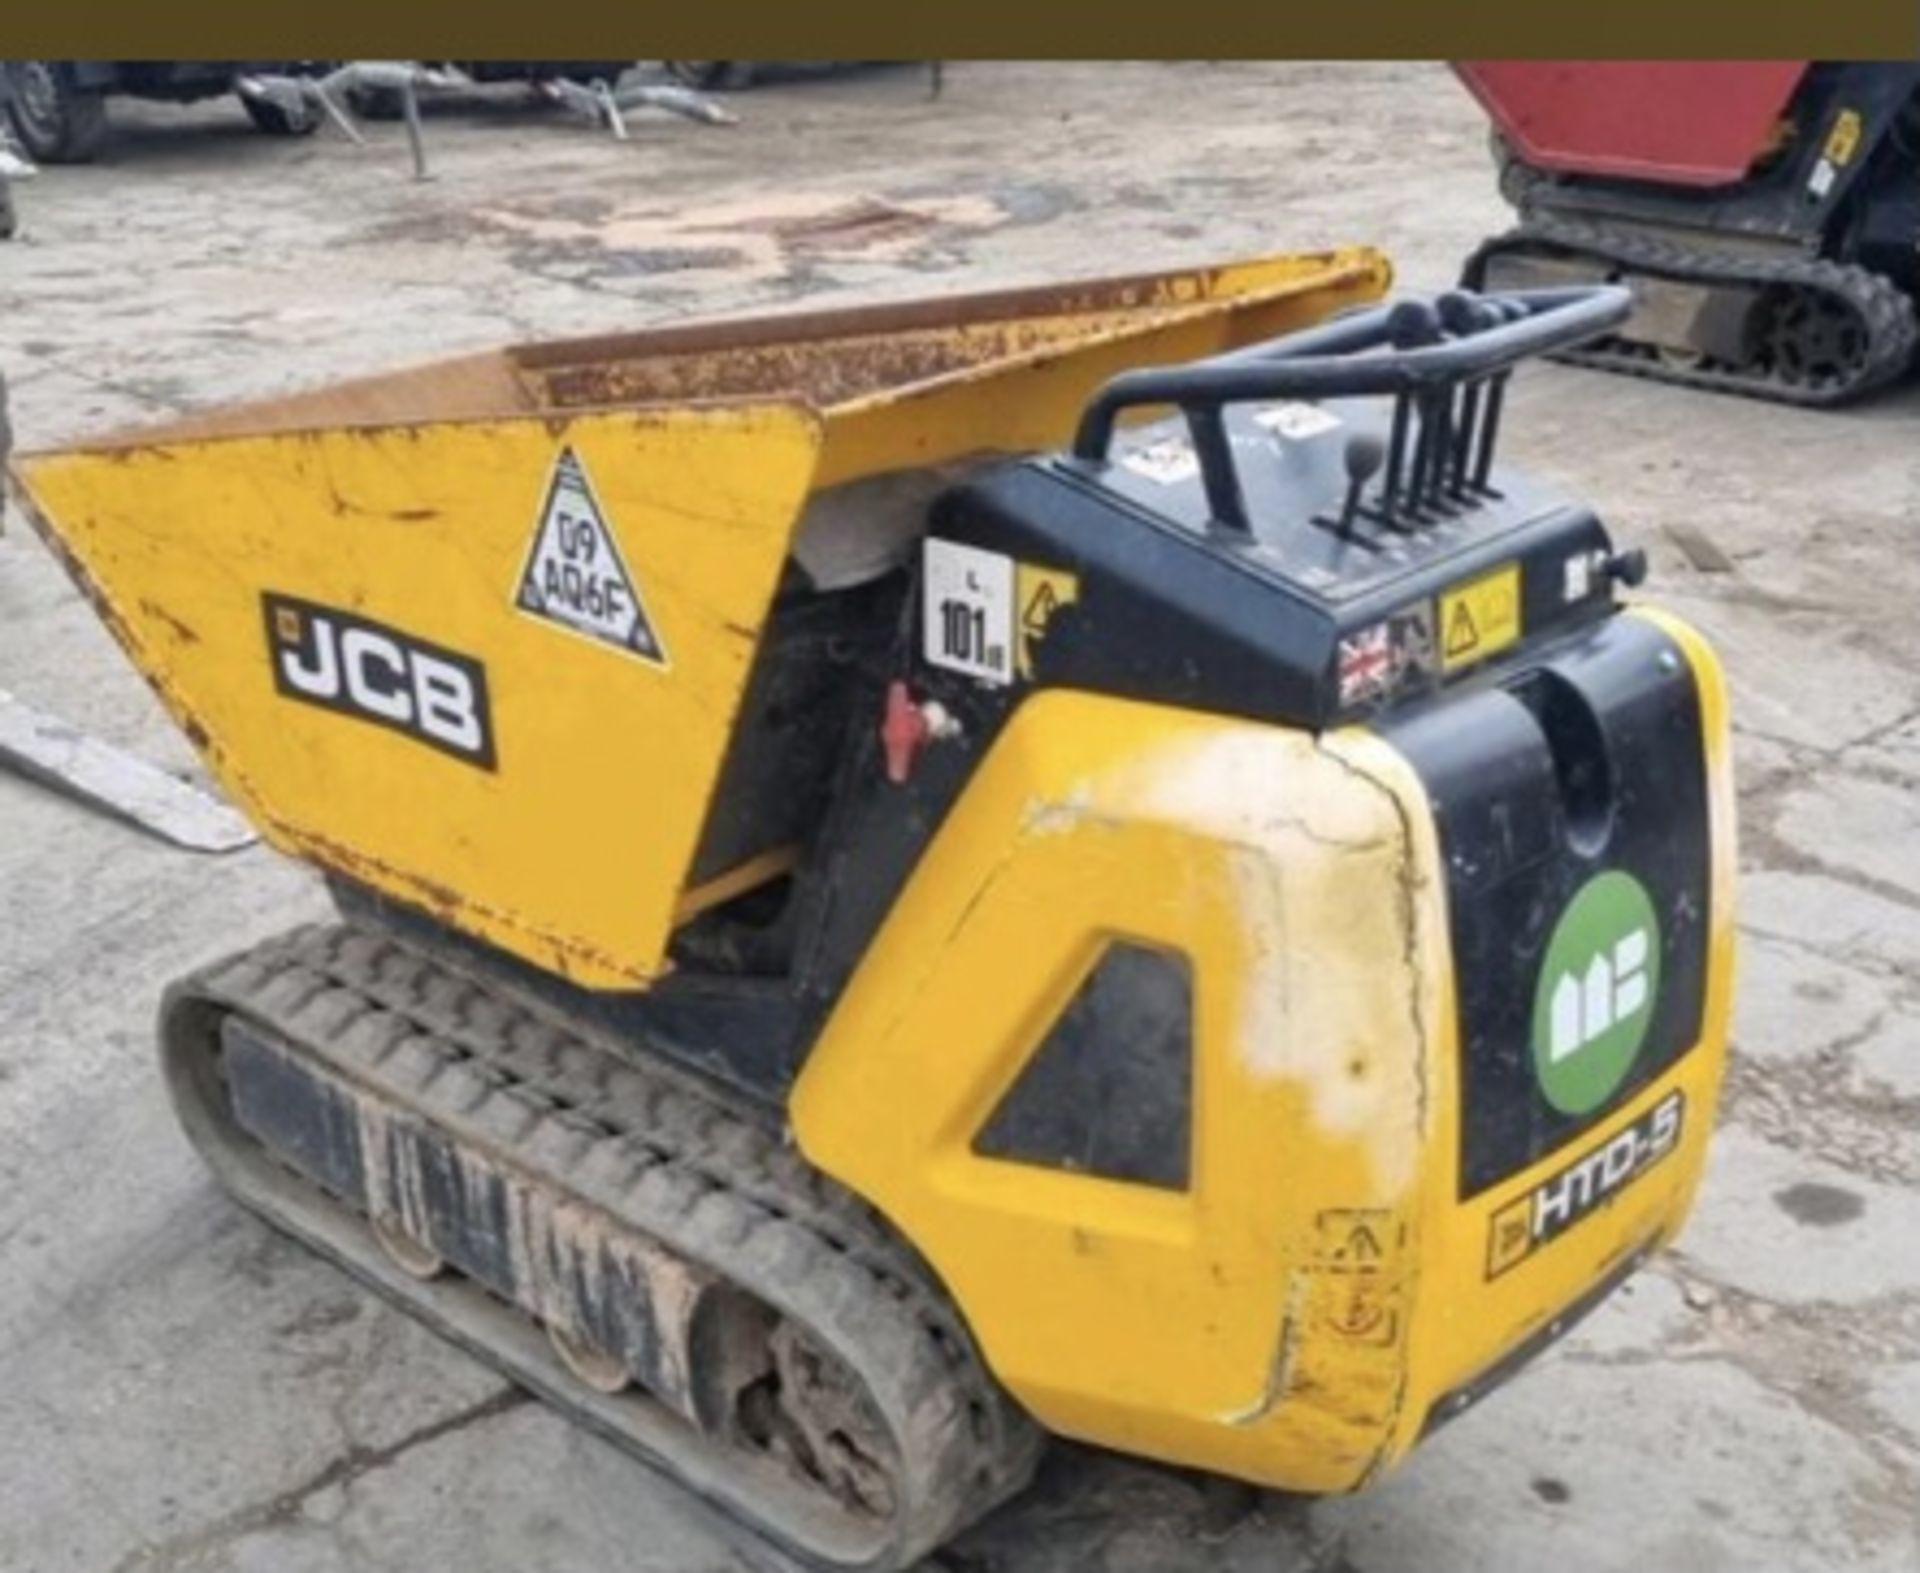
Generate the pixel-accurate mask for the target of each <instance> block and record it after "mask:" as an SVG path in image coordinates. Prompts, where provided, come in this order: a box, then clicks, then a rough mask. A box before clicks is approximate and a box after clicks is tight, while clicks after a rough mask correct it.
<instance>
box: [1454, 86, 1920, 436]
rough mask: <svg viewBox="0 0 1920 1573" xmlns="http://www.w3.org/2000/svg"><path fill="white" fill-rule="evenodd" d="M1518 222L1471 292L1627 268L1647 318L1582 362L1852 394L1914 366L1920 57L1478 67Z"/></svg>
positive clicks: (1477, 268) (1483, 250)
mask: <svg viewBox="0 0 1920 1573" xmlns="http://www.w3.org/2000/svg"><path fill="white" fill-rule="evenodd" d="M1455 69H1456V70H1457V71H1458V73H1459V75H1460V77H1461V79H1462V80H1463V81H1464V82H1465V83H1466V85H1467V87H1468V88H1469V89H1470V90H1471V91H1472V92H1473V94H1474V96H1475V97H1476V98H1477V99H1478V100H1479V101H1480V103H1481V105H1482V106H1483V107H1484V108H1485V109H1486V111H1487V113H1488V114H1489V115H1490V116H1491V117H1492V120H1493V143H1494V155H1495V159H1496V161H1497V162H1498V164H1499V166H1500V190H1501V194H1502V195H1503V196H1505V197H1506V198H1507V200H1508V201H1509V202H1511V203H1512V204H1513V206H1514V207H1515V209H1516V210H1517V211H1518V213H1519V219H1520V222H1519V224H1518V225H1517V226H1516V227H1515V228H1513V229H1511V230H1509V231H1508V232H1507V233H1506V234H1504V235H1499V236H1496V237H1495V238H1493V239H1491V240H1488V241H1486V242H1485V243H1483V244H1482V245H1481V246H1480V248H1479V249H1478V250H1477V251H1476V252H1475V253H1474V254H1473V256H1472V257H1471V258H1469V259H1468V261H1467V264H1466V268H1465V272H1464V282H1465V283H1467V284H1468V285H1470V286H1471V287H1473V288H1475V289H1481V288H1484V289H1499V290H1510V289H1517V288H1531V287H1538V286H1542V285H1566V284H1570V283H1576V282H1589V281H1601V280H1605V281H1610V282H1618V283H1623V284H1626V285H1628V286H1629V287H1630V288H1631V289H1632V291H1633V295H1634V312H1633V315H1632V317H1631V318H1630V319H1629V321H1628V322H1627V323H1626V324H1625V325H1624V326H1623V327H1622V328H1621V329H1620V330H1619V331H1618V332H1617V333H1615V334H1613V335H1610V336H1608V337H1606V338H1604V339H1598V340H1594V341H1592V342H1590V343H1588V344H1586V345H1583V346H1581V347H1580V348H1579V349H1577V350H1574V351H1572V352H1569V353H1568V354H1567V356H1566V357H1565V358H1566V359H1568V360H1573V361H1578V362H1581V363H1583V364H1586V365H1592V366H1601V367H1605V368H1607V369H1609V370H1614V371H1623V372H1629V373H1632V374H1635V375H1639V376H1646V377H1656V378H1659V379H1661V380H1663V381H1668V382H1681V383H1687V384H1691V385H1693V386H1696V387H1703V388H1715V389H1721V390H1724V391H1726V392H1730V393H1745V394H1750V395H1754V396H1756V397H1759V398H1765V399H1775V400H1780V401H1783V402H1786V403H1790V404H1810V405H1826V404H1838V403H1841V402H1843V401H1845V400H1847V399H1850V398H1854V397H1857V396H1858V395H1860V394H1862V393H1866V392H1868V391H1870V390H1871V389H1874V388H1877V387H1880V386H1882V385H1884V384H1886V383H1889V382H1892V381H1893V380H1894V379H1895V378H1897V377H1899V376H1900V375H1901V373H1902V372H1904V371H1905V370H1906V367H1907V364H1908V362H1909V361H1910V360H1911V359H1912V356H1913V348H1914V343H1915V339H1916V337H1917V336H1920V333H1917V330H1916V322H1915V314H1914V295H1915V293H1916V292H1920V244H1917V243H1920V64H1916V63H1906V64H1900V63H1880V64H1876V63H1864V64H1830V63H1814V62H1808V61H1798V60H1786V61H1781V60H1763V61H1466V62H1462V63H1460V64H1458V65H1457V66H1456V67H1455Z"/></svg>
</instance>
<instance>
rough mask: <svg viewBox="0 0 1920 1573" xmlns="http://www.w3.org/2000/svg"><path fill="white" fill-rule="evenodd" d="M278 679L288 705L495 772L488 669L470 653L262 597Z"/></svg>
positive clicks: (304, 604) (329, 610)
mask: <svg viewBox="0 0 1920 1573" xmlns="http://www.w3.org/2000/svg"><path fill="white" fill-rule="evenodd" d="M260 599H261V604H262V606H263V607H264V608H265V611H266V618H267V650H268V652H269V654H270V656H271V658H272V661H273V683H274V687H275V688H277V689H278V690H279V691H280V693H281V694H282V695H284V696H285V697H286V698H288V699H297V700H300V701H301V702H302V703H304V704H310V705H318V706H319V707H320V708H321V709H323V710H332V711H335V712H337V713H339V714H341V715H350V716H357V717H359V718H360V719H361V720H363V721H371V722H373V724H374V725H376V726H384V727H387V728H389V729H391V730H392V731H395V732H404V733H405V734H406V735H407V736H409V737H411V738H415V739H417V740H418V741H420V742H422V743H425V744H426V745H427V746H428V747H430V748H437V749H439V750H440V751H441V752H442V753H446V754H452V755H453V756H454V757H455V758H456V759H463V760H465V761H467V763H469V764H473V765H478V766H480V767H481V768H482V769H484V770H491V769H493V768H494V764H495V758H494V749H493V720H492V716H491V714H490V713H489V710H488V704H487V672H486V668H485V667H483V666H482V665H481V664H480V663H479V662H478V661H476V660H474V659H473V658H472V657H471V656H465V655H461V654H460V653H459V652H458V651H455V650H448V649H446V648H445V647H443V646H441V645H436V644H429V643H427V642H426V641H425V640H424V639H417V638H415V637H414V636H413V635H412V634H407V633H402V632H401V631H400V630H399V629H397V628H389V627H388V626H386V625H385V624H384V623H376V622H373V621H371V620H370V619H368V618H365V617H356V616H355V615H354V614H353V613H351V612H343V611H339V610H338V609H336V608H334V607H330V606H321V605H318V604H317V603H315V602H312V601H300V600H295V599H294V598H293V597H291V596H284V595H273V594H271V593H269V594H265V595H263V596H261V598H260Z"/></svg>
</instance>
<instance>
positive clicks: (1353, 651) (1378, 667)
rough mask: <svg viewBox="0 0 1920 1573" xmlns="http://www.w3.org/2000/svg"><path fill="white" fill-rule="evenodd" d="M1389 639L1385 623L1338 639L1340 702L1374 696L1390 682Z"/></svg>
mask: <svg viewBox="0 0 1920 1573" xmlns="http://www.w3.org/2000/svg"><path fill="white" fill-rule="evenodd" d="M1393 675H1394V674H1393V641H1392V640H1391V638H1390V637H1389V636H1388V633H1387V625H1386V624H1385V623H1375V624H1374V625H1373V626H1372V627H1371V628H1362V629H1361V630H1360V631H1359V632H1358V633H1357V634H1349V635H1348V636H1347V637H1346V638H1345V639H1342V640H1341V641H1340V661H1339V676H1340V703H1341V704H1343V705H1357V704H1359V703H1361V701H1363V700H1367V699H1375V698H1378V697H1379V696H1380V695H1381V694H1384V693H1385V692H1386V691H1387V689H1388V688H1389V687H1390V686H1391V685H1392V682H1393Z"/></svg>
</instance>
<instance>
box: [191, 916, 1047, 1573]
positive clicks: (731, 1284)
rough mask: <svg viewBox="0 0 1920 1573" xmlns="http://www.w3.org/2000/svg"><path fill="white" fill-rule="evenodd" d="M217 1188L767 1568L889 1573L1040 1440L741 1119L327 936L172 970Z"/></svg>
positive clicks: (1015, 1479) (886, 1259) (1009, 1484)
mask: <svg viewBox="0 0 1920 1573" xmlns="http://www.w3.org/2000/svg"><path fill="white" fill-rule="evenodd" d="M161 1051H162V1057H163V1062H164V1068H165V1071H166V1077H167V1083H168V1087H169V1090H170V1092H171V1094H172V1096H173V1099H174V1102H175V1106H176V1108H177V1110H178V1113H179V1115H180V1118H181V1120H182V1122H183V1124H184V1125H185V1127H186V1129H187V1131H188V1133H189V1134H190V1135H191V1137H192V1138H193V1140H194V1142H195V1144H196V1146H198V1147H199V1149H200V1150H201V1152H202V1154H203V1155H204V1156H205V1158H206V1159H207V1161H208V1162H209V1163H210V1165H211V1166H212V1168H213V1169H214V1171H215V1173H216V1174H217V1176H218V1177H219V1178H220V1179H221V1181H222V1182H223V1183H224V1184H225V1185H226V1186H227V1187H228V1188H229V1189H230V1190H231V1191H232V1192H233V1193H234V1194H235V1195H236V1196H237V1197H238V1198H239V1200H241V1201H242V1202H243V1203H245V1204H246V1205H247V1206H248V1207H250V1208H252V1209H253V1210H254V1211H256V1212H258V1213H260V1214H261V1215H262V1216H263V1217H265V1218H266V1219H267V1220H269V1221H270V1222H272V1223H273V1224H275V1225H277V1226H278V1227H280V1228H282V1229H284V1230H285V1231H287V1232H288V1233H290V1234H292V1235H294V1236H295V1237H297V1238H298V1239H300V1240H301V1241H303V1242H304V1243H305V1244H307V1245H309V1246H311V1247H313V1248H314V1249H316V1250H318V1251H320V1252H322V1253H323V1254H325V1255H326V1256H329V1257H331V1258H332V1259H333V1260H335V1261H336V1262H338V1263H339V1264H340V1265H342V1266H344V1267H345V1268H347V1269H348V1270H349V1271H350V1272H352V1273H353V1274H355V1275H356V1276H357V1277H359V1278H360V1279H362V1280H364V1281H365V1282H366V1283H367V1284H369V1285H370V1286H372V1287H373V1288H375V1289H377V1290H379V1291H381V1292H382V1293H383V1294H385V1295H386V1296H388V1297H389V1298H390V1299H392V1300H394V1301H396V1302H397V1303H399V1304H400V1305H401V1306H403V1307H404V1308H406V1309H407V1310H409V1311H411V1312H413V1313H414V1314H415V1315H417V1316H418V1317H420V1318H421V1319H422V1320H423V1321H425V1322H427V1323H428V1324H430V1325H431V1326H433V1327H434V1328H436V1329H437V1330H438V1331H440V1332H441V1333H442V1334H444V1335H446V1336H447V1337H449V1338H451V1339H452V1340H454V1341H455V1342H457V1343H459V1344H461V1345H463V1346H464V1347H466V1348H467V1349H469V1350H471V1351H472V1352H473V1353H475V1354H477V1355H479V1356H481V1357H482V1358H484V1359H486V1360H488V1361H490V1362H491V1363H492V1364H494V1365H495V1366H497V1367H498V1368H499V1369H500V1370H502V1371H503V1372H505V1373H506V1374H507V1375H508V1376H510V1377H511V1378H512V1379H513V1380H515V1381H516V1382H518V1383H520V1384H522V1385H523V1386H525V1387H528V1388H530V1389H532V1390H533V1391H534V1392H536V1393H538V1394H539V1395H541V1396H542V1397H544V1398H545V1399H547V1400H548V1401H549V1402H550V1403H552V1404H553V1405H554V1406H555V1407H556V1408H558V1409H560V1410H561V1411H563V1412H564V1413H565V1414H567V1415H568V1416H570V1417H571V1418H572V1419H574V1420H576V1421H578V1422H579V1423H581V1424H582V1425H585V1426H588V1427H590V1428H591V1429H593V1430H595V1431H597V1432H599V1433H600V1434H602V1435H604V1436H606V1437H607V1438H609V1439H610V1440H612V1441H613V1442H615V1443H616V1444H618V1445H620V1446H621V1447H623V1448H625V1449H627V1450H628V1451H629V1452H631V1453H632V1454H634V1455H636V1456H637V1457H639V1458H641V1459H642V1460H644V1461H645V1462H647V1463H648V1464H650V1465H652V1466H654V1467H655V1468H657V1469H659V1470H661V1471H663V1472H664V1473H666V1474H667V1475H669V1476H671V1477H673V1478H674V1479H676V1480H678V1481H679V1482H681V1483H682V1484H683V1485H685V1486H686V1487H688V1488H689V1489H691V1490H692V1491H693V1492H695V1493H696V1494H697V1495H698V1496H700V1497H701V1498H703V1499H704V1500H705V1501H706V1502H708V1503H709V1504H711V1505H712V1506H714V1507H716V1508H717V1509H718V1510H719V1511H720V1513H721V1515H723V1517H724V1518H725V1519H726V1520H729V1521H732V1522H733V1523H735V1524H739V1523H744V1524H746V1525H747V1526H749V1527H750V1528H751V1529H752V1530H754V1531H755V1532H757V1535H758V1536H760V1537H764V1541H765V1542H766V1544H767V1547H768V1548H771V1549H772V1550H774V1551H775V1552H776V1554H777V1557H778V1559H779V1560H780V1561H781V1562H782V1563H783V1564H785V1565H793V1566H798V1567H803V1568H809V1569H833V1570H846V1569H860V1570H866V1573H880V1570H891V1569H899V1568H905V1567H908V1566H911V1565H912V1564H913V1563H914V1561H915V1560H916V1559H917V1558H919V1557H920V1556H921V1555H923V1554H924V1553H925V1552H926V1551H927V1550H929V1549H930V1548H932V1547H933V1546H935V1545H936V1544H938V1543H939V1542H941V1541H942V1540H944V1539H946V1538H948V1537H949V1536H950V1535H952V1534H953V1533H955V1532H956V1531H957V1530H958V1529H959V1528H960V1527H962V1526H963V1525H964V1524H966V1523H968V1522H970V1521H972V1520H973V1519H975V1518H978V1517H979V1516H980V1515H981V1514H983V1513H985V1512H986V1511H987V1510H988V1509H989V1508H991V1507H992V1506H994V1505H995V1504H996V1503H998V1502H1000V1501H1001V1500H1003V1499H1004V1498H1006V1497H1008V1496H1010V1495H1011V1494H1013V1493H1014V1492H1015V1491H1017V1490H1018V1489H1019V1488H1020V1487H1021V1486H1022V1485H1024V1484H1025V1483H1026V1481H1027V1479H1028V1478H1029V1477H1030V1475H1031V1473H1032V1470H1033V1467H1034V1464H1035V1462H1036V1460H1037V1457H1038V1453H1039V1450H1040V1445H1041V1433H1040V1432H1039V1431H1038V1429H1037V1428H1036V1427H1035V1426H1033V1424H1032V1423H1031V1422H1030V1421H1029V1420H1027V1418H1026V1417H1025V1416H1024V1415H1023V1414H1022V1413H1021V1412H1020V1411H1019V1410H1018V1409H1017V1408H1016V1407H1015V1406H1014V1405H1013V1404H1012V1402H1011V1401H1010V1400H1009V1399H1008V1398H1007V1397H1006V1396H1005V1395H1004V1393H1003V1392H1002V1391H1001V1390H1000V1389H999V1387H998V1386H997V1384H995V1382H994V1381H993V1379H992V1377H991V1376H990V1375H989V1374H988V1373H987V1371H986V1370H985V1368H984V1366H983V1365H982V1363H981V1360H980V1358H979V1356H978V1354H977V1352H976V1351H975V1349H974V1346H973V1343H972V1340H971V1338H970V1337H969V1335H968V1334H967V1331H966V1329H965V1328H964V1326H962V1325H961V1324H960V1322H959V1319H958V1317H957V1315H956V1314H955V1312H954V1310H953V1308H952V1306H951V1303H950V1302H949V1300H948V1298H947V1296H946V1294H945V1293H944V1292H943V1290H942V1289H941V1288H940V1287H939V1286H938V1285H937V1284H936V1283H935V1282H934V1281H933V1279H932V1276H931V1274H930V1273H929V1271H928V1269H927V1268H926V1267H925V1266H924V1264H922V1263H921V1262H920V1260H919V1259H918V1258H917V1257H916V1256H915V1255H914V1253H913V1252H912V1251H911V1250H910V1248H909V1247H907V1246H906V1245H905V1244H904V1243H903V1242H901V1241H900V1240H899V1239H898V1238H897V1237H896V1236H895V1235H893V1234H892V1232H891V1231H890V1230H889V1229H888V1228H887V1226H886V1225H885V1223H884V1221H883V1220H881V1219H880V1218H879V1216H878V1215H877V1214H876V1213H874V1212H873V1211H872V1209H871V1208H869V1207H868V1206H867V1205H866V1204H865V1203H864V1202H862V1201H860V1200H859V1199H858V1198H856V1197H855V1196H853V1195H852V1194H851V1193H850V1192H847V1191H845V1190H844V1189H842V1188H840V1187H838V1186H836V1185H835V1184H834V1183H833V1182H832V1181H831V1180H829V1179H827V1178H826V1177H825V1176H823V1175H821V1174H820V1173H819V1172H818V1171H816V1170H814V1169H812V1168H811V1167H810V1166H809V1165H808V1164H807V1163H806V1162H805V1161H804V1160H803V1159H802V1158H801V1157H800V1155H799V1154H798V1153H797V1152H795V1151H793V1150H792V1149H791V1148H789V1147H787V1146H786V1145H785V1144H784V1143H783V1142H782V1140H781V1137H780V1134H779V1132H778V1131H776V1130H772V1129H769V1128H768V1127H767V1125H766V1124H765V1123H764V1121H763V1119H762V1118H756V1117H754V1116H753V1115H751V1114H749V1113H746V1112H743V1111H741V1110H737V1109H734V1108H732V1107H730V1106H729V1104H728V1103H727V1102H725V1101H724V1100H723V1099H722V1098H721V1097H720V1096H719V1095H716V1094H715V1093H714V1092H712V1091H711V1090H709V1089H707V1088H706V1087H705V1086H704V1085H703V1084H700V1083H697V1082H695V1081H693V1080H691V1079H690V1078H688V1077H687V1076H685V1075H684V1074H683V1073H680V1072H678V1071H676V1070H674V1069H673V1068H671V1067H667V1066H655V1065H653V1064H651V1063H650V1061H649V1059H648V1057H647V1056H645V1055H644V1054H635V1055H627V1054H616V1053H613V1052H610V1051H609V1049H607V1048H606V1047H603V1046H597V1045H595V1044H592V1043H589V1042H587V1041H586V1040H584V1039H582V1038H580V1037H578V1036H575V1035H573V1034H571V1033H568V1032H566V1031H565V1030H563V1029H561V1028H558V1027H556V1026H555V1025H554V1024H553V1023H551V1022H549V1021H546V1020H544V1019H540V1018H537V1017H535V1016H533V1015H531V1014H530V1013H528V1012H527V1011H525V1010H524V1009H522V1008H521V1007H519V1006H518V1005H516V1004H514V1003H513V1002H512V1001H511V1000H510V999H509V998H507V997H504V996H502V995H501V994H500V993H498V992H497V991H495V990H493V989H490V988H488V987H487V986H485V985H484V984H481V983H479V982H477V981H475V980H474V979H472V978H471V977H468V976H463V975H459V974H456V973H453V972H450V971H448V970H446V969H445V968H443V967H441V966H440V965H438V964H437V963H435V962H434V961H432V960H431V959H429V958H427V957H425V956H422V955H421V954H419V953H418V952H416V951H414V950H411V949H409V948H408V947H406V946H404V945H402V944H401V943H399V942H397V941H394V940H392V939H389V938H387V937H385V936H379V935H374V934H371V933H368V932H365V931H363V930H359V929H356V928H353V927H350V926H343V925H335V926H325V927H316V928H308V929H301V930H296V931H294V932H292V933H289V934H287V935H284V936H281V937H279V938H276V939H273V940H269V941H267V942H265V943H264V944H261V945H259V946H257V947H255V948H253V949H251V950H248V951H244V952H242V953H240V954H238V955H235V956H232V957H229V958H227V959H225V960H223V961H220V962H218V963H216V964H214V965H212V966H210V967H208V968H206V969H204V970H202V971H200V972H198V973H196V974H193V975H192V976H189V977H187V978H184V979H182V980H180V981H179V982H177V983H175V984H174V985H173V986H172V987H171V988H170V989H169V991H168V993H167V997H166V1000H165V1003H164V1004H163V1006H162V1010H161Z"/></svg>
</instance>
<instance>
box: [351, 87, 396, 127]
mask: <svg viewBox="0 0 1920 1573" xmlns="http://www.w3.org/2000/svg"><path fill="white" fill-rule="evenodd" d="M347 108H348V109H350V110H352V111H353V112H354V114H356V115H358V116H359V117H360V118H361V119H362V120H401V119H404V118H405V117H406V113H407V95H406V94H405V93H403V92H401V91H400V89H399V88H397V87H350V88H348V89H347Z"/></svg>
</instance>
